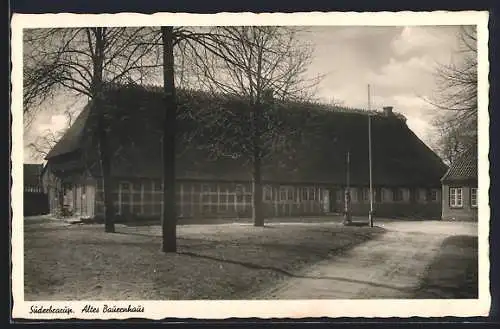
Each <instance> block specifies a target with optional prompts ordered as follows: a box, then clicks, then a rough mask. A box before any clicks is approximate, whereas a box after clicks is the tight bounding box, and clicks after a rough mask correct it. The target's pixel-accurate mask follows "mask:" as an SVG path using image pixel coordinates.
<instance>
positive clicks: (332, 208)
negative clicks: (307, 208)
mask: <svg viewBox="0 0 500 329" xmlns="http://www.w3.org/2000/svg"><path fill="white" fill-rule="evenodd" d="M328 192H329V193H328V203H329V210H328V211H329V212H332V213H336V212H338V209H337V199H336V198H337V193H338V190H337V189H336V188H329V189H328Z"/></svg>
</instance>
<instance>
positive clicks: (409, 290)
mask: <svg viewBox="0 0 500 329" xmlns="http://www.w3.org/2000/svg"><path fill="white" fill-rule="evenodd" d="M177 254H179V255H185V256H190V257H197V258H202V259H208V260H212V261H218V262H223V263H228V264H234V265H240V266H243V267H245V268H248V269H252V270H263V271H273V272H276V273H278V274H281V275H283V276H286V277H288V278H299V279H313V280H328V281H333V282H347V283H358V284H366V285H368V286H370V287H377V288H386V289H392V290H396V291H399V292H404V293H412V292H413V290H414V289H413V288H402V287H396V286H393V285H389V284H383V283H377V282H370V281H364V280H356V279H351V278H346V277H335V276H316V275H304V274H296V273H293V272H290V271H288V270H284V269H281V268H278V267H274V266H264V265H259V264H254V263H249V262H245V261H239V260H231V259H222V258H218V257H214V256H209V255H202V254H197V253H193V252H189V251H181V252H177Z"/></svg>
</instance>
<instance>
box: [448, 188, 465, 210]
mask: <svg viewBox="0 0 500 329" xmlns="http://www.w3.org/2000/svg"><path fill="white" fill-rule="evenodd" d="M459 196H460V198H459ZM448 199H449V205H450V208H462V207H463V206H464V190H463V188H462V187H450V189H449V197H448Z"/></svg>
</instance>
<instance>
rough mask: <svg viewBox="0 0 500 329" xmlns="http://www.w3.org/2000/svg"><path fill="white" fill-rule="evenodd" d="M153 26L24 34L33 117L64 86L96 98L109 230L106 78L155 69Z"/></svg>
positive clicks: (26, 96)
mask: <svg viewBox="0 0 500 329" xmlns="http://www.w3.org/2000/svg"><path fill="white" fill-rule="evenodd" d="M158 38H159V35H158V32H157V30H154V29H150V28H107V27H95V28H74V29H33V30H25V33H24V50H25V52H24V58H23V64H24V72H23V75H24V76H23V81H24V83H23V100H24V105H23V111H24V114H25V116H27V117H29V116H33V115H35V113H36V110H37V108H38V106H39V105H40V104H42V103H43V102H45V101H46V100H47V99H48V98H50V97H53V96H54V95H56V94H57V93H58V92H60V91H61V90H67V91H72V92H74V93H76V94H78V95H85V96H87V97H88V98H89V99H90V100H91V101H92V103H93V106H92V111H91V115H90V117H89V118H90V120H91V122H92V124H91V125H90V126H89V127H92V132H91V135H92V140H93V142H95V144H96V146H97V148H98V150H99V162H100V167H101V174H102V175H101V176H102V184H103V189H104V207H105V230H106V232H114V214H115V211H114V206H113V200H112V189H113V181H112V176H111V172H110V161H111V159H110V150H109V149H108V145H107V144H108V143H107V127H108V126H109V124H110V122H108V121H109V120H107V116H106V115H103V113H102V112H103V111H104V103H103V101H104V100H103V97H104V95H103V92H104V88H105V85H106V84H108V83H120V82H127V81H130V80H133V81H137V80H139V79H142V78H143V76H144V75H145V74H147V73H149V72H150V71H154V69H155V68H157V67H158V66H159V65H158V62H159V60H158V59H159V58H158V57H157V55H158V53H157V52H155V47H154V46H153V45H152V44H154V43H155V42H156V41H157V40H158Z"/></svg>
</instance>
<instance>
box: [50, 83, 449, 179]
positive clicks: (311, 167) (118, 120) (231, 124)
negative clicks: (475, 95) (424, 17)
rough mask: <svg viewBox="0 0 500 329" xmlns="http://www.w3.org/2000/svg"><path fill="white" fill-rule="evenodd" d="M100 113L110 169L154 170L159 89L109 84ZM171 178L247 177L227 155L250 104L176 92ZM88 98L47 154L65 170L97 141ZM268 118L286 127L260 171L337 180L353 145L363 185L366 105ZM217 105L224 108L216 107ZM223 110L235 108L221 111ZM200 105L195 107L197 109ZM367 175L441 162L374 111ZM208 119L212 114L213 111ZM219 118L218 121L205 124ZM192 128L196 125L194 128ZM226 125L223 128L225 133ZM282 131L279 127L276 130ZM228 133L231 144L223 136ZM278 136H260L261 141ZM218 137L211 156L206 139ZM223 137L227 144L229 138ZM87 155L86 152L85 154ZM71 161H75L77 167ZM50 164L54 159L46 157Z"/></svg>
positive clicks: (288, 107) (281, 107)
mask: <svg viewBox="0 0 500 329" xmlns="http://www.w3.org/2000/svg"><path fill="white" fill-rule="evenodd" d="M106 99H107V102H106V103H107V104H109V105H110V106H108V107H107V108H106V109H105V110H104V111H100V113H104V115H106V116H107V117H108V118H112V120H110V122H112V124H111V127H110V132H109V143H110V145H111V149H113V150H114V151H115V155H114V160H113V167H112V168H113V169H112V171H113V174H114V175H115V176H122V177H127V176H135V177H161V170H162V165H161V137H162V134H161V131H162V124H163V119H162V118H163V113H164V110H163V108H164V107H163V103H162V95H161V93H160V92H159V90H158V89H155V88H146V89H143V88H139V87H122V88H113V89H112V90H111V91H109V92H108V93H107V96H106ZM178 104H179V105H178V106H179V111H178V112H179V116H178V120H177V130H178V136H179V138H178V146H177V153H178V157H177V163H176V169H177V171H176V173H177V177H178V178H184V179H204V180H205V179H206V180H212V179H217V180H249V179H250V177H251V170H250V165H249V161H248V158H245V157H241V156H240V157H238V156H231V154H235V155H236V154H238V151H235V152H234V153H232V148H235V150H237V149H238V147H239V146H240V145H239V144H238V138H240V139H241V138H245V136H246V135H248V134H247V133H248V129H249V122H250V120H249V111H247V110H246V107H245V105H244V104H241V102H239V103H238V100H234V99H229V100H228V99H224V98H222V97H218V96H211V95H208V94H205V93H201V92H193V91H179V92H178ZM91 108H92V106H91V104H90V105H89V106H87V107H86V108H85V109H84V110H83V111H82V113H81V114H80V116H79V117H78V118H77V120H76V121H75V123H74V125H73V126H72V127H71V128H70V129H69V130H68V132H67V133H66V135H65V136H64V138H63V139H61V141H60V142H59V143H58V144H57V145H56V147H54V149H53V150H52V151H51V152H50V153H49V155H48V156H47V159H48V160H49V162H52V163H54V164H58V166H59V168H61V169H64V167H65V165H68V166H69V164H70V161H73V163H72V165H71V167H72V168H74V166H75V162H74V161H75V160H74V159H75V158H74V157H72V156H71V155H77V157H78V159H80V160H79V161H81V165H83V163H85V164H86V165H87V167H89V168H90V169H91V172H92V173H93V174H94V175H99V170H98V168H99V166H97V165H95V160H96V153H95V145H94V146H92V145H91V143H87V142H86V140H87V139H86V137H88V136H90V134H91V131H92V129H91V127H93V126H94V125H93V124H92V118H93V116H91V115H89V113H90V111H91ZM273 108H274V110H273V112H272V113H271V114H269V115H268V116H267V117H266V120H268V121H266V122H278V123H279V126H280V128H279V129H281V130H283V131H286V133H285V135H284V136H281V137H284V140H285V141H284V143H277V144H276V143H275V144H276V145H275V146H274V148H273V149H272V150H271V152H270V153H269V154H268V156H267V157H265V158H264V159H263V163H262V173H263V179H265V180H269V181H280V182H308V183H312V182H314V183H329V184H343V183H345V180H346V161H345V159H346V152H347V151H349V152H350V159H351V162H350V163H351V165H350V171H351V176H350V177H351V182H352V184H359V185H367V184H368V177H369V174H368V172H369V171H368V112H366V111H361V110H356V111H355V110H349V109H346V108H336V107H331V106H330V107H329V106H323V105H320V104H310V103H290V102H289V103H276V104H275V106H274V107H273ZM221 109H222V110H221ZM224 109H232V111H229V110H228V111H225V110H224ZM200 113H201V115H200ZM371 114H372V117H371V120H372V137H373V138H372V145H373V148H372V150H373V180H374V184H377V185H386V186H393V185H404V186H439V185H440V178H441V177H442V176H443V174H444V172H445V171H446V166H445V165H444V164H443V162H442V161H441V159H440V158H439V157H438V156H437V155H436V154H435V153H434V152H433V151H431V150H430V149H429V148H428V147H427V146H426V145H425V144H424V143H423V142H422V141H421V140H420V139H419V138H418V137H417V136H416V135H415V134H414V133H413V132H412V131H411V130H410V129H409V128H408V126H407V125H406V122H405V119H404V118H402V117H401V116H398V115H390V116H386V115H383V114H382V113H381V112H372V113H371ZM212 118H213V120H212ZM215 121H217V122H218V123H217V124H214V125H211V124H212V123H213V122H215ZM194 132H196V133H194ZM228 132H229V133H228ZM278 135H279V134H278ZM232 136H236V137H235V141H236V142H234V143H228V142H227V141H228V140H230V139H231V138H232ZM271 137H272V138H276V139H277V140H282V139H283V138H281V139H280V138H279V137H280V136H267V137H266V138H268V139H266V138H264V139H265V140H266V141H269V140H271ZM216 144H217V145H221V144H224V145H225V146H224V152H221V153H223V154H219V156H214V152H213V150H211V149H210V146H211V145H216ZM226 144H227V145H226ZM82 159H85V160H82ZM77 167H78V166H77ZM53 168H57V166H53Z"/></svg>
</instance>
